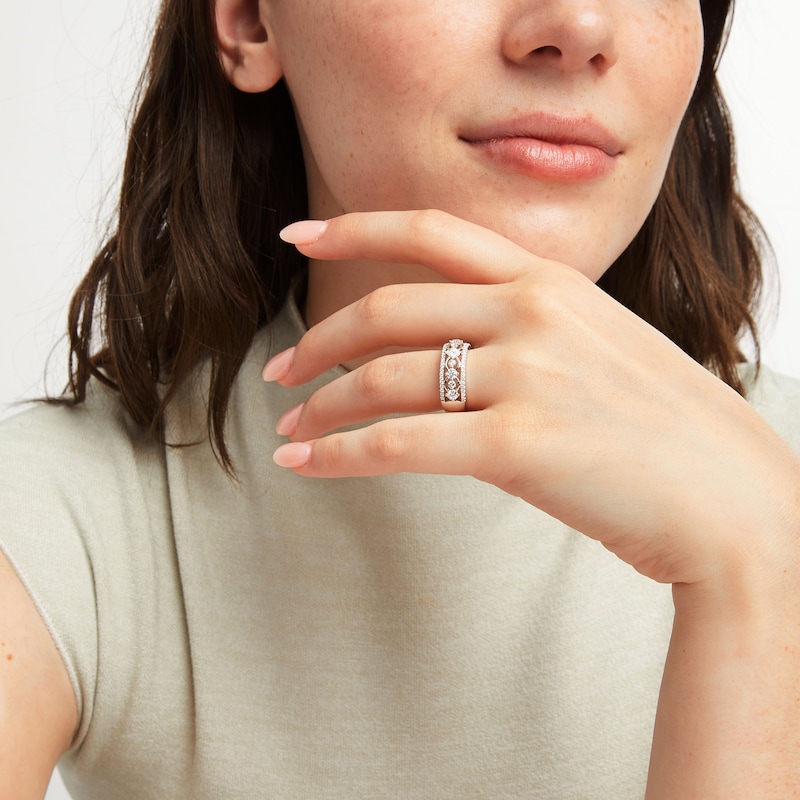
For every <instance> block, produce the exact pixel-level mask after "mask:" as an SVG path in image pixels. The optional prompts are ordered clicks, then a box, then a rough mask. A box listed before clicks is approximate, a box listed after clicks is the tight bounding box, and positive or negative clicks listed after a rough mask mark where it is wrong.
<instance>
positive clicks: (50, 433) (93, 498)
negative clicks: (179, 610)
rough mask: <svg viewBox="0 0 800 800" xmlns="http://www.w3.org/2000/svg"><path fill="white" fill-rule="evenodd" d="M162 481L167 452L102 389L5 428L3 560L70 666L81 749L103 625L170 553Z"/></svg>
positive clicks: (0, 503)
mask: <svg viewBox="0 0 800 800" xmlns="http://www.w3.org/2000/svg"><path fill="white" fill-rule="evenodd" d="M165 481H166V478H165V473H164V468H163V448H162V447H161V445H160V444H159V443H158V442H155V441H153V440H151V439H150V438H148V437H146V436H145V435H144V434H143V433H142V432H141V431H140V430H139V429H138V427H137V426H136V425H135V424H134V423H133V422H132V421H131V420H130V419H129V418H128V417H127V415H126V414H125V412H124V410H123V409H122V407H121V404H120V403H119V402H118V401H117V399H116V398H115V396H114V395H113V393H111V392H109V391H107V390H105V389H102V388H95V389H93V391H92V394H91V396H89V397H88V398H87V401H86V402H85V403H83V404H81V405H80V406H77V407H75V408H70V407H65V406H53V405H45V404H39V405H36V406H34V407H32V408H30V409H27V410H25V411H23V412H21V413H19V414H16V415H15V416H12V417H10V418H8V419H6V420H4V421H3V422H2V423H1V424H0V550H2V551H3V553H4V554H5V556H6V558H7V559H8V561H9V563H10V564H11V566H12V567H13V568H14V571H15V572H16V573H17V575H18V577H19V579H20V580H21V582H22V584H23V586H24V587H25V589H26V590H27V592H28V594H29V596H30V597H31V599H32V601H33V603H34V605H35V606H36V608H37V610H38V611H39V614H40V616H41V617H42V619H43V621H44V623H45V625H46V627H47V629H48V630H49V632H50V634H51V636H52V638H53V640H54V642H55V644H56V646H57V647H58V650H59V652H60V654H61V656H62V660H63V661H64V664H65V667H66V669H67V673H68V675H69V678H70V680H71V682H72V686H73V690H74V692H75V696H76V700H77V705H78V713H79V716H80V718H81V721H82V722H81V731H79V735H78V737H77V739H76V742H80V741H81V739H82V737H83V735H84V734H85V732H86V730H87V726H88V724H89V722H90V720H91V717H92V711H93V704H94V698H95V694H96V689H97V686H96V678H97V670H98V668H99V666H100V664H99V661H98V659H100V656H101V652H100V649H99V640H100V637H101V631H102V630H103V628H104V625H105V626H106V627H107V625H106V624H105V623H104V620H108V621H109V622H110V621H111V619H112V617H113V618H114V619H116V620H117V621H118V620H120V619H121V618H124V616H122V615H123V614H128V615H129V614H130V612H131V609H132V608H133V607H134V605H135V603H134V601H135V598H136V597H137V596H139V597H141V596H142V595H141V592H142V589H143V588H145V587H142V586H136V585H134V579H135V576H136V575H138V574H142V573H144V574H145V575H147V574H148V572H152V569H153V568H152V565H153V563H158V561H157V560H156V559H154V558H153V552H152V551H153V548H154V547H158V546H161V547H162V549H163V545H158V544H157V542H158V540H160V539H163V538H164V535H163V534H164V533H165V532H167V527H168V519H169V514H168V501H167V492H166V484H165ZM130 576H133V577H130ZM139 583H141V581H140V582H139ZM123 606H124V608H123Z"/></svg>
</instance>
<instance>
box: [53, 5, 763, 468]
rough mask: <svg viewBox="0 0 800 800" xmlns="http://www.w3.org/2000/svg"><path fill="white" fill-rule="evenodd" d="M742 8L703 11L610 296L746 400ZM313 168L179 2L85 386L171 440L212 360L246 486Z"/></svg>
mask: <svg viewBox="0 0 800 800" xmlns="http://www.w3.org/2000/svg"><path fill="white" fill-rule="evenodd" d="M732 7H733V0H703V2H701V8H702V13H703V21H704V30H705V33H704V36H705V51H704V55H703V62H702V67H701V71H700V77H699V80H698V83H697V86H696V89H695V92H694V95H693V98H692V100H691V103H690V106H689V109H688V111H687V114H686V116H685V119H684V121H683V124H682V126H681V128H680V131H679V133H678V136H677V140H676V144H675V148H674V151H673V154H672V159H671V162H670V165H669V168H668V171H667V175H666V178H665V181H664V185H663V188H662V190H661V193H660V195H659V197H658V199H657V201H656V203H655V205H654V207H653V209H652V211H651V213H650V215H649V217H648V219H647V221H646V222H645V224H644V226H643V227H642V229H641V231H640V233H639V234H638V235H637V237H636V238H635V239H634V241H633V242H632V243H631V245H630V246H629V247H628V248H627V250H626V251H625V252H624V253H623V254H622V256H620V258H619V259H618V260H617V261H616V263H615V264H614V265H613V266H612V267H611V268H610V269H609V270H608V271H607V273H606V274H605V275H604V276H603V278H602V279H601V280H600V282H599V284H600V286H601V287H602V288H603V289H604V290H605V291H607V292H609V293H610V294H611V295H612V296H614V297H615V298H617V299H618V300H619V301H620V302H622V303H624V304H625V305H626V306H628V307H629V308H630V309H632V310H633V311H634V312H636V313H637V314H639V315H640V316H641V317H643V318H644V319H646V320H647V321H648V322H650V323H651V324H652V325H654V326H655V327H656V328H658V329H660V330H661V331H663V332H664V333H665V334H666V335H667V336H669V337H670V338H671V339H672V340H674V341H675V342H676V343H677V344H678V345H679V346H680V347H682V348H683V349H684V350H685V351H686V352H687V353H688V354H689V355H691V356H692V357H693V358H695V359H696V360H697V361H698V362H700V363H702V364H704V365H706V366H707V367H709V368H710V369H712V370H713V371H714V372H716V373H717V374H718V375H719V376H720V377H721V378H722V379H723V380H725V381H726V382H727V383H729V384H730V385H731V386H733V387H734V388H736V389H737V390H738V391H740V392H741V391H743V387H742V385H741V382H740V378H739V375H738V371H737V365H738V363H739V362H740V361H741V359H742V356H741V353H740V351H739V347H738V341H739V337H740V336H741V335H742V334H743V333H746V334H749V335H750V336H751V337H752V339H753V341H754V342H755V343H756V345H755V346H756V354H757V353H758V345H757V341H758V340H757V334H756V325H755V322H754V307H755V303H756V301H757V299H758V294H759V290H760V286H761V258H760V244H761V235H762V234H761V232H760V228H759V226H758V223H757V221H756V220H755V218H754V216H753V215H752V213H751V212H750V210H749V209H748V208H747V206H746V205H745V204H744V202H743V201H742V199H741V197H740V196H739V194H738V191H737V186H736V171H735V159H734V149H733V137H732V132H731V125H730V119H729V116H728V112H727V108H726V105H725V102H724V100H723V97H722V94H721V92H720V89H719V85H718V83H717V78H716V69H717V63H718V59H719V55H720V53H721V50H722V47H723V44H724V41H725V38H726V34H727V26H728V23H729V19H730V15H731V13H732ZM305 187H306V184H305V170H304V165H303V159H302V154H301V150H300V144H299V137H298V132H297V128H296V124H295V118H294V114H293V111H292V106H291V102H290V99H289V94H288V91H287V89H286V86H285V85H284V84H283V82H280V83H278V84H277V85H276V86H275V87H274V88H273V89H271V90H270V91H268V92H265V93H263V94H253V95H249V94H244V93H242V92H239V91H237V90H236V89H235V88H233V87H232V86H231V84H230V83H229V82H228V80H227V79H226V77H225V75H224V73H223V71H222V68H221V66H220V62H219V58H218V54H217V49H216V31H215V26H214V14H213V0H164V1H163V4H162V6H161V10H160V13H159V17H158V20H157V23H156V27H155V33H154V39H153V43H152V47H151V51H150V55H149V59H148V62H147V66H146V68H145V72H144V74H143V76H142V78H141V81H140V84H139V90H138V93H137V102H136V110H135V114H134V117H133V121H132V125H131V129H130V136H129V140H128V149H127V157H126V161H125V167H124V173H123V180H122V189H121V196H120V200H119V211H118V220H117V225H116V228H115V232H114V233H113V235H111V236H110V238H109V239H108V241H107V242H106V243H105V244H104V245H103V247H102V248H101V249H100V251H99V253H98V254H97V256H96V257H95V259H94V261H93V262H92V264H91V267H90V269H89V271H88V273H87V274H86V276H85V278H84V279H83V281H82V282H81V284H80V285H79V287H78V289H77V291H76V292H75V295H74V296H73V298H72V301H71V304H70V309H69V331H68V333H69V345H70V359H69V382H68V384H67V387H66V388H65V390H64V393H63V394H62V396H61V397H58V398H53V399H51V402H57V403H64V404H69V405H74V404H78V403H81V402H83V400H84V399H85V396H86V389H87V385H88V384H89V382H90V381H91V380H93V379H94V380H97V381H100V382H101V383H103V384H105V385H107V386H110V387H112V388H113V389H114V390H116V391H118V392H119V395H120V398H121V400H122V402H123V404H124V406H125V408H126V409H127V411H128V413H129V414H130V415H131V417H132V418H133V419H134V420H135V421H136V422H137V423H139V424H140V425H142V426H144V427H145V428H146V429H148V430H149V431H150V433H151V434H153V435H155V436H161V435H162V433H161V432H162V427H163V425H162V423H163V419H164V413H165V409H166V408H167V406H168V405H169V403H170V402H171V400H172V399H173V398H174V396H175V394H176V392H177V390H178V389H179V387H180V386H181V385H182V383H183V382H184V381H185V380H186V379H187V377H188V376H189V374H190V373H191V371H192V370H193V369H194V368H195V367H196V365H197V364H198V362H199V361H200V360H201V359H208V361H209V362H210V383H209V387H208V407H207V428H208V436H209V439H210V441H211V443H212V445H213V447H214V448H215V451H216V453H217V456H218V458H219V460H220V462H221V463H222V465H223V466H224V467H225V468H226V469H227V470H228V471H232V463H231V459H230V454H229V452H228V449H227V447H226V443H225V420H226V413H227V406H228V401H229V398H230V393H231V388H232V385H233V381H234V379H235V377H236V375H237V373H238V371H239V368H240V367H241V364H242V362H243V359H244V356H245V353H246V351H247V349H248V347H249V346H250V344H251V341H252V339H253V336H254V335H255V333H256V331H257V330H258V329H259V328H260V327H261V326H263V325H265V324H267V323H268V322H269V321H270V319H272V317H273V316H274V315H275V313H276V312H277V311H278V310H279V308H280V307H281V305H282V304H283V302H284V300H285V298H286V295H287V292H288V290H289V286H290V284H291V282H292V279H293V277H294V276H295V275H297V274H299V273H300V272H301V271H302V270H303V269H304V267H305V265H304V262H303V259H302V258H301V257H300V256H299V255H298V254H297V253H296V251H295V250H294V248H289V247H281V246H279V245H278V238H277V233H278V231H279V230H280V228H282V227H283V226H284V225H286V224H288V223H290V222H293V221H295V220H297V219H300V218H303V217H304V216H306V214H307V197H306V188H305Z"/></svg>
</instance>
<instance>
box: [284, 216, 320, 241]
mask: <svg viewBox="0 0 800 800" xmlns="http://www.w3.org/2000/svg"><path fill="white" fill-rule="evenodd" d="M327 229H328V223H327V222H323V221H321V220H318V219H304V220H301V221H300V222H293V223H292V224H291V225H287V226H286V227H285V228H284V229H283V230H282V231H281V232H280V233H279V234H278V235H279V236H280V237H281V239H283V241H284V242H288V243H289V244H314V242H316V241H318V240H319V238H320V237H321V236H322V234H323V233H325V231H326V230H327Z"/></svg>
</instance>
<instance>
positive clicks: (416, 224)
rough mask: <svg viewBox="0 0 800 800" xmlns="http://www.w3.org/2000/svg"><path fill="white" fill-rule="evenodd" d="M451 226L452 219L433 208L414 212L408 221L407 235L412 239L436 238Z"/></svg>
mask: <svg viewBox="0 0 800 800" xmlns="http://www.w3.org/2000/svg"><path fill="white" fill-rule="evenodd" d="M452 225H453V217H451V216H450V214H447V213H446V212H444V211H439V210H438V209H435V208H426V209H422V210H420V211H415V212H413V213H412V214H411V216H410V217H409V220H408V230H409V234H410V235H411V236H412V238H413V239H430V238H438V237H441V236H442V235H443V234H445V233H446V232H447V231H448V229H449V228H450V227H451V226H452Z"/></svg>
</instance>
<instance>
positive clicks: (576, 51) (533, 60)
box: [503, 0, 619, 73]
mask: <svg viewBox="0 0 800 800" xmlns="http://www.w3.org/2000/svg"><path fill="white" fill-rule="evenodd" d="M503 55H504V57H505V58H506V59H508V60H509V61H511V62H513V63H516V64H520V65H523V66H527V65H533V64H537V63H538V64H543V65H551V66H552V67H553V68H555V69H557V70H559V71H561V72H564V73H571V72H576V71H579V70H581V69H584V68H586V67H587V66H590V67H591V68H592V69H594V70H596V71H598V72H605V71H606V70H607V69H609V68H610V67H611V66H613V65H614V64H615V63H616V61H617V59H618V57H619V54H618V52H617V38H616V30H615V21H614V18H613V17H612V14H611V11H610V9H609V7H608V3H607V2H606V0H528V2H525V3H523V4H522V6H521V8H520V9H519V10H518V11H517V12H516V15H515V16H514V18H512V19H511V21H510V22H509V24H508V26H507V27H506V32H505V35H504V37H503Z"/></svg>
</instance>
